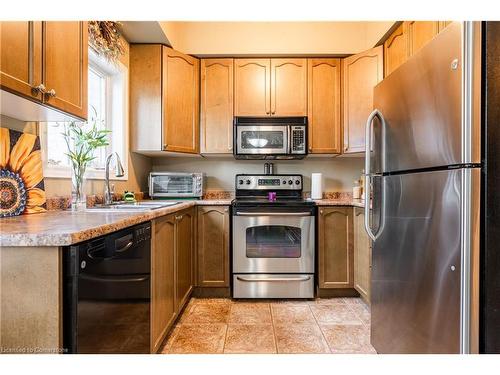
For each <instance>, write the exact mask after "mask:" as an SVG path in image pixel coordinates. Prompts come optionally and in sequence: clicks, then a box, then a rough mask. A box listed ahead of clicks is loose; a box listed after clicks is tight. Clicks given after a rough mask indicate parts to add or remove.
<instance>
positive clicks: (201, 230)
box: [196, 206, 230, 288]
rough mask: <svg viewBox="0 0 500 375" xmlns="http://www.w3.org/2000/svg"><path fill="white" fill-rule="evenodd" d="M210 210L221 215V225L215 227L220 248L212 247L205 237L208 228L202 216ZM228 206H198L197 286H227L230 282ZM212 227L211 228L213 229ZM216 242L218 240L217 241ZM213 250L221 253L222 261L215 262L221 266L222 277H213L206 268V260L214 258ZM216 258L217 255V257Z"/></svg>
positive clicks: (211, 243)
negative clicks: (220, 244) (218, 236)
mask: <svg viewBox="0 0 500 375" xmlns="http://www.w3.org/2000/svg"><path fill="white" fill-rule="evenodd" d="M212 212H216V213H218V214H220V215H222V226H221V227H217V228H215V229H216V231H217V233H216V234H217V235H220V236H221V237H220V238H219V239H220V240H221V243H222V248H220V249H214V248H213V242H211V241H210V239H213V237H210V238H209V239H207V238H205V235H206V234H207V233H206V232H207V230H208V228H207V227H206V225H205V222H204V218H205V217H206V216H205V215H209V214H210V213H212ZM229 220H230V216H229V207H228V206H206V207H201V206H200V207H198V214H197V222H198V236H197V238H198V242H197V261H198V279H197V283H196V285H197V286H200V287H210V288H215V287H229V284H230V274H229V257H230V255H229ZM214 227H215V226H214ZM214 227H212V229H214ZM217 244H218V242H217ZM213 250H218V251H220V253H219V252H217V253H218V254H220V255H222V262H221V263H220V264H217V266H218V267H222V270H223V271H222V279H219V280H217V279H213V278H211V277H210V276H209V275H208V273H209V271H210V270H207V269H206V260H207V259H210V258H212V257H213V258H215V256H216V255H217V253H214V251H213ZM217 258H218V257H217ZM216 271H220V268H218V269H216Z"/></svg>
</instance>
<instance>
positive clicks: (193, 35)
mask: <svg viewBox="0 0 500 375" xmlns="http://www.w3.org/2000/svg"><path fill="white" fill-rule="evenodd" d="M393 24H394V21H377V22H371V21H370V22H367V21H359V22H347V21H342V22H339V21H336V22H160V26H161V28H162V30H163V32H164V34H165V35H166V36H167V38H168V40H169V41H170V43H171V45H172V47H173V48H175V49H177V50H179V51H181V52H184V53H187V54H192V55H196V56H223V55H231V56H255V55H261V56H262V55H264V56H280V55H281V56H291V55H350V54H354V53H358V52H361V51H365V50H367V49H370V48H372V47H374V46H375V44H376V43H377V42H378V41H379V40H380V38H381V37H382V36H383V35H384V34H385V33H386V32H387V31H388V30H389V29H390V28H391V27H392V25H393Z"/></svg>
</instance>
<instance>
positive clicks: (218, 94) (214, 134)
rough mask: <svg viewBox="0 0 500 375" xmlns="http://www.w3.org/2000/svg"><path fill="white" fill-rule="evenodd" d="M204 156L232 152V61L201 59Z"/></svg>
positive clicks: (202, 146) (202, 141) (202, 144)
mask: <svg viewBox="0 0 500 375" xmlns="http://www.w3.org/2000/svg"><path fill="white" fill-rule="evenodd" d="M200 117H201V153H202V154H231V153H232V152H233V59H202V60H201V115H200Z"/></svg>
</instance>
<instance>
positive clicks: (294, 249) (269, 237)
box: [246, 225, 301, 258]
mask: <svg viewBox="0 0 500 375" xmlns="http://www.w3.org/2000/svg"><path fill="white" fill-rule="evenodd" d="M246 245H247V250H246V253H247V258H300V255H301V246H300V245H301V233H300V228H298V227H290V226H285V225H262V226H258V227H251V228H247V230H246Z"/></svg>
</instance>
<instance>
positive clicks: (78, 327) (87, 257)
mask: <svg viewBox="0 0 500 375" xmlns="http://www.w3.org/2000/svg"><path fill="white" fill-rule="evenodd" d="M150 249H151V222H147V223H143V224H139V225H136V226H133V227H130V228H126V229H122V230H120V231H117V232H113V233H110V234H109V235H105V236H102V237H99V238H95V239H93V240H90V241H87V242H84V243H80V244H77V245H74V246H70V247H68V248H66V249H64V250H65V251H64V252H63V264H64V265H63V267H64V290H63V299H64V303H63V306H64V308H63V314H64V315H63V325H64V326H63V337H64V348H65V349H67V352H69V353H149V350H150V276H151V271H150V268H151V250H150Z"/></svg>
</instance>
